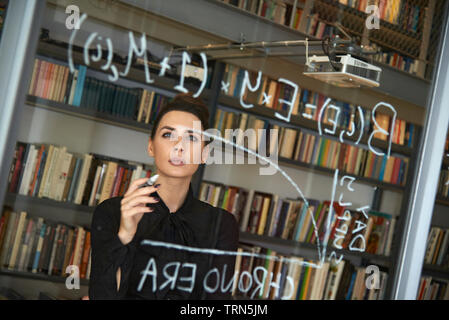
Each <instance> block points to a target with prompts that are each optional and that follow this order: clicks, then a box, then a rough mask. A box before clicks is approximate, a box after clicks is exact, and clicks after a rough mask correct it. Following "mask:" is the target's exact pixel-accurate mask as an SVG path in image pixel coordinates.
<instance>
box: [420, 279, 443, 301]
mask: <svg viewBox="0 0 449 320" xmlns="http://www.w3.org/2000/svg"><path fill="white" fill-rule="evenodd" d="M448 285H449V283H448V282H447V281H445V280H439V279H433V278H432V277H428V276H425V277H421V279H420V281H419V288H418V294H417V296H416V300H449V290H448Z"/></svg>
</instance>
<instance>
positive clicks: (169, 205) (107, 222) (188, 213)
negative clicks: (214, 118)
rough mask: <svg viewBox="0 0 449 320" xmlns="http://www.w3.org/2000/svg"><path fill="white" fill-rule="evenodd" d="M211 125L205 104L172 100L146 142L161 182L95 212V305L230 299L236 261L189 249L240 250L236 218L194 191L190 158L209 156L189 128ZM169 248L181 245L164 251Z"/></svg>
mask: <svg viewBox="0 0 449 320" xmlns="http://www.w3.org/2000/svg"><path fill="white" fill-rule="evenodd" d="M208 119H209V112H208V109H207V107H206V106H205V105H204V103H203V102H202V101H201V100H200V99H195V98H193V97H192V96H191V95H189V94H179V95H178V96H176V97H175V98H174V99H173V100H171V101H170V102H168V104H167V105H165V106H164V108H162V109H161V110H160V112H159V114H158V116H157V118H156V120H155V123H154V126H153V128H152V131H151V136H150V139H149V143H148V154H149V155H150V156H151V157H154V161H155V165H156V167H157V174H159V178H158V179H157V181H156V184H155V185H154V186H150V187H141V188H139V186H141V185H142V184H143V183H144V182H145V181H146V178H142V179H136V180H134V181H132V183H131V184H130V186H129V188H128V190H127V191H126V193H125V194H124V195H123V196H120V197H114V198H110V199H108V200H105V201H103V202H102V203H100V204H99V205H98V206H97V207H96V209H95V211H94V215H93V218H92V225H91V245H92V261H91V263H92V264H91V276H90V284H89V298H90V299H227V298H231V294H230V292H231V290H232V279H233V273H234V267H235V256H234V255H232V254H230V255H226V254H225V255H213V254H211V253H206V252H204V250H202V252H198V251H199V250H196V251H195V250H186V249H185V248H186V247H189V248H203V249H206V248H209V249H210V248H212V249H220V250H225V251H236V250H237V245H238V225H237V222H236V220H235V218H234V216H233V215H232V214H231V213H229V212H227V211H226V210H224V209H221V208H215V207H213V206H211V205H209V204H207V203H205V202H202V201H200V200H198V199H196V198H195V197H194V196H193V193H192V186H191V179H192V176H193V174H194V173H195V171H196V170H197V169H198V166H199V163H195V161H193V160H194V158H195V155H200V159H201V163H204V162H205V161H206V157H207V153H208V152H207V151H208V150H207V148H208V146H207V142H206V141H204V140H205V139H204V138H203V137H204V135H202V134H200V133H197V132H195V131H194V130H192V129H196V130H197V129H198V128H199V126H198V125H196V126H195V124H198V121H199V122H200V123H201V130H203V131H205V130H207V129H208V128H209V124H208ZM195 122H196V123H195ZM189 129H190V130H189ZM192 131H193V132H192ZM142 240H151V241H156V242H151V244H145V243H142ZM167 243H171V244H177V245H181V246H182V247H178V248H172V247H171V246H166V245H165V246H160V244H167ZM215 268H216V269H215ZM211 270H212V271H211Z"/></svg>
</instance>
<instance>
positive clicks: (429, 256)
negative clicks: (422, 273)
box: [424, 227, 449, 268]
mask: <svg viewBox="0 0 449 320" xmlns="http://www.w3.org/2000/svg"><path fill="white" fill-rule="evenodd" d="M448 246H449V229H444V228H440V227H432V228H431V229H430V232H429V235H428V236H427V245H426V254H425V256H424V263H425V264H434V265H438V266H442V267H445V268H449V252H448V249H449V248H448Z"/></svg>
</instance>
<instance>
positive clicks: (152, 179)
mask: <svg viewBox="0 0 449 320" xmlns="http://www.w3.org/2000/svg"><path fill="white" fill-rule="evenodd" d="M157 178H159V175H158V174H155V175H154V176H152V177H151V178H149V179H148V180H147V184H148V185H149V186H152V185H153V184H154V183H155V182H156V180H157Z"/></svg>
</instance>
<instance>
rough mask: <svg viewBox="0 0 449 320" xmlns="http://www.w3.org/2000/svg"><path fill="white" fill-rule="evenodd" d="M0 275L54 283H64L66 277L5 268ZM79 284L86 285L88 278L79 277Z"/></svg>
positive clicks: (0, 270) (0, 271)
mask: <svg viewBox="0 0 449 320" xmlns="http://www.w3.org/2000/svg"><path fill="white" fill-rule="evenodd" d="M0 275H2V276H10V277H19V278H26V279H34V280H42V281H50V282H56V283H65V282H66V280H67V279H66V278H65V277H62V276H50V275H47V274H43V273H32V272H24V271H16V270H8V269H5V268H1V269H0ZM80 285H82V286H88V285H89V280H88V279H80Z"/></svg>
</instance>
